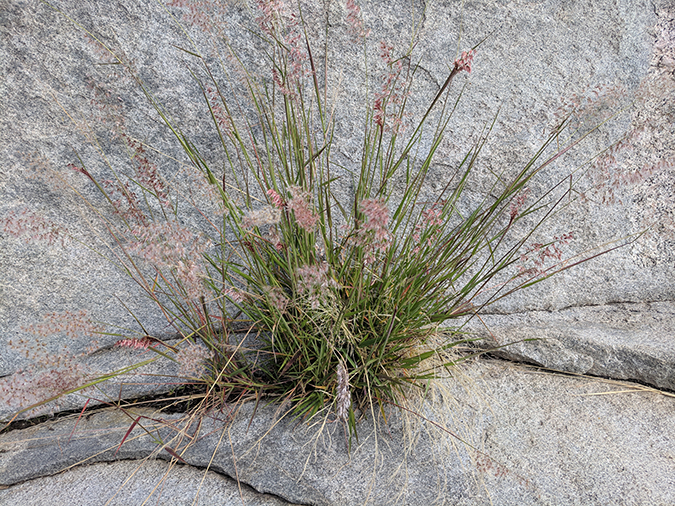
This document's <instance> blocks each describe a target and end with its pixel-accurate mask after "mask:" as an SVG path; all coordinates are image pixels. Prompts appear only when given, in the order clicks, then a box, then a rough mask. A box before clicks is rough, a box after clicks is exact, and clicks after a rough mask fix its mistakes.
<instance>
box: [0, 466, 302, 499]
mask: <svg viewBox="0 0 675 506" xmlns="http://www.w3.org/2000/svg"><path fill="white" fill-rule="evenodd" d="M0 501H2V504H3V505H4V506H42V505H44V504H53V505H66V504H77V505H78V506H101V505H102V504H106V505H107V506H130V505H135V504H143V502H144V501H147V502H146V504H171V505H175V506H193V505H194V506H214V505H220V506H241V505H242V504H245V505H247V506H283V505H291V503H289V502H287V501H284V500H283V499H279V498H278V497H274V496H272V495H269V494H259V493H257V492H255V491H254V490H252V489H251V488H250V487H248V486H246V485H244V484H242V485H241V486H238V485H237V482H236V481H234V480H233V479H232V478H228V477H226V476H222V475H219V474H217V473H214V472H205V471H203V470H201V469H197V468H195V467H192V466H182V465H177V466H175V465H170V464H169V463H167V462H164V461H161V460H149V461H118V462H112V463H102V464H94V465H89V466H83V467H75V468H72V469H69V470H68V471H65V472H63V473H60V474H57V475H54V476H48V477H45V478H38V479H35V480H30V481H27V482H24V483H21V484H19V485H14V486H12V487H10V488H9V489H6V490H0Z"/></svg>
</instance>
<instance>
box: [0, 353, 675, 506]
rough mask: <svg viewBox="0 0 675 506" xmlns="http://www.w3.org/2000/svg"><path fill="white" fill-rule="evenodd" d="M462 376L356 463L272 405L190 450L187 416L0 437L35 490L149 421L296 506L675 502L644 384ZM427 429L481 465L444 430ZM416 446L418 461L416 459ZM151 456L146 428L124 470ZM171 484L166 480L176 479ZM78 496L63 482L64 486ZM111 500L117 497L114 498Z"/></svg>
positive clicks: (0, 473) (4, 464)
mask: <svg viewBox="0 0 675 506" xmlns="http://www.w3.org/2000/svg"><path fill="white" fill-rule="evenodd" d="M463 373H464V374H463V376H462V378H461V380H460V379H457V380H446V382H444V383H443V384H442V386H443V387H444V388H443V389H442V390H439V391H438V392H441V391H444V392H445V396H446V397H445V401H444V402H441V400H440V397H437V398H435V399H430V400H429V401H428V403H427V404H426V405H425V406H423V407H422V408H421V412H422V413H424V415H426V417H427V418H428V421H426V422H425V421H422V422H420V420H419V419H418V420H417V422H419V423H417V424H414V423H412V424H411V425H410V426H408V427H409V428H408V429H407V430H406V429H404V427H406V426H405V425H404V423H403V420H402V419H401V418H400V417H399V416H397V415H392V416H391V417H390V418H389V420H388V423H387V424H383V423H382V422H381V421H380V422H379V423H380V424H381V425H380V429H379V430H378V431H377V432H374V431H373V430H372V421H368V420H367V421H365V422H362V423H361V424H360V425H359V428H360V430H361V433H360V440H359V442H358V443H357V444H355V445H354V447H353V449H352V452H351V454H348V453H347V448H346V442H345V440H344V436H343V431H342V428H341V427H340V426H339V425H337V424H328V425H326V426H322V420H318V421H317V422H316V423H314V424H312V426H310V427H308V426H307V425H306V424H303V423H301V422H299V421H294V420H290V419H286V418H281V419H279V417H278V416H276V408H275V407H274V406H270V407H266V408H263V409H260V410H259V411H258V413H257V415H256V417H255V418H254V419H253V421H252V422H250V418H249V417H250V415H251V413H252V409H253V406H251V405H244V406H243V407H242V409H241V410H240V412H239V416H238V417H237V418H236V419H235V420H234V422H233V423H232V425H231V426H229V425H227V424H226V423H224V421H223V420H222V418H221V419H220V420H218V419H215V418H214V419H209V418H208V417H206V418H204V419H203V420H202V424H201V426H200V427H199V429H198V430H197V426H196V423H194V424H192V425H191V428H190V430H189V431H188V434H189V435H190V436H192V437H194V439H193V443H192V445H190V446H189V447H188V448H187V449H185V450H184V451H183V448H184V445H186V443H187V438H186V437H185V436H183V437H182V438H181V437H176V433H175V432H173V431H171V430H169V429H167V428H161V423H159V420H160V419H162V420H164V421H172V423H173V426H174V427H185V426H186V425H181V424H180V422H179V419H181V418H183V419H184V415H177V414H176V415H166V414H165V415H162V414H158V413H152V412H149V411H142V410H141V411H139V412H138V413H134V414H131V413H130V415H129V416H125V415H123V414H122V413H120V412H104V413H96V414H92V415H91V416H89V417H86V418H83V419H81V420H80V421H79V423H78V424H77V427H74V422H75V420H74V418H73V419H70V420H57V421H54V422H51V423H49V424H46V425H43V426H38V427H33V428H29V429H24V430H17V431H13V432H10V433H8V434H4V435H2V436H0V451H2V455H3V458H2V460H1V461H0V480H1V482H2V484H4V485H11V484H13V483H17V482H25V485H24V486H25V487H28V486H29V484H30V483H31V482H30V481H26V480H32V479H34V478H36V477H38V476H43V475H49V474H53V473H56V472H59V471H60V470H61V469H64V468H66V467H69V466H73V465H75V464H77V463H81V464H82V465H85V464H86V463H92V462H96V461H110V460H114V459H115V456H114V452H115V451H116V449H117V448H118V446H119V444H120V442H121V441H122V438H123V437H124V434H125V433H126V432H127V430H128V428H129V426H130V424H131V421H132V419H133V418H134V417H135V416H137V414H144V415H146V416H147V417H148V418H146V419H141V421H140V424H141V425H143V427H144V429H146V430H147V431H148V432H150V433H151V434H153V436H154V437H158V438H161V439H162V442H163V444H165V445H167V446H169V447H170V448H173V449H175V450H176V451H177V452H178V453H180V455H181V456H182V458H183V459H184V460H185V461H186V462H188V463H189V464H191V465H193V466H196V467H198V468H199V469H203V468H205V467H206V466H207V465H208V464H209V462H211V465H210V469H211V471H213V472H215V473H222V474H224V475H227V476H238V478H239V480H240V481H241V482H242V483H244V484H247V485H250V486H251V487H253V488H254V489H256V490H257V491H259V492H262V493H265V492H268V493H273V494H275V495H277V496H280V497H282V498H284V499H285V500H288V501H290V502H292V503H297V504H311V505H341V506H342V505H345V506H346V505H352V504H353V505H357V504H381V505H384V504H408V505H420V506H421V505H431V504H466V505H478V504H494V505H525V504H527V505H529V504H536V505H539V504H541V505H544V504H547V505H606V504H628V505H633V504H635V505H637V504H653V505H667V504H672V503H673V502H675V481H674V477H675V454H674V453H673V445H672V439H671V437H670V435H671V434H672V431H673V429H674V428H675V427H673V423H675V417H673V416H672V413H673V409H674V408H675V398H674V397H672V396H668V395H664V394H661V393H659V392H657V391H653V390H652V391H649V390H646V389H644V387H640V385H633V384H630V383H618V382H606V381H599V380H597V379H592V378H590V379H589V378H575V377H564V376H560V375H553V374H550V373H546V372H541V371H538V370H536V369H528V368H523V367H517V366H513V365H510V364H508V363H506V362H495V361H478V362H475V363H472V364H471V365H470V366H468V367H467V368H465V369H464V370H463ZM412 419H413V421H414V420H415V417H413V418H412ZM153 420H154V421H153ZM369 420H370V419H369ZM275 421H276V422H277V423H276V424H275ZM249 422H250V426H249ZM431 422H434V423H437V424H440V425H442V426H444V427H446V428H447V429H449V430H451V431H453V432H454V433H455V434H456V435H457V436H459V437H461V438H462V439H463V440H464V441H466V442H467V443H470V444H472V445H473V446H474V447H475V448H477V449H478V450H480V452H481V453H477V452H475V451H474V450H472V449H470V448H468V447H466V446H465V445H463V444H462V443H461V442H459V441H458V440H457V439H453V438H451V437H449V436H447V434H445V433H442V432H439V431H437V430H435V428H434V426H433V425H432V424H431ZM319 432H320V433H321V434H322V435H321V436H319V437H317V434H318V433H319ZM197 436H198V437H197ZM376 436H377V437H376ZM411 440H414V442H415V446H414V449H413V450H412V451H409V452H406V451H405V448H406V446H407V442H409V441H411ZM149 455H151V456H152V457H151V458H153V459H154V458H158V459H163V460H169V459H170V458H171V457H170V455H169V454H168V453H167V452H166V451H165V450H161V448H159V447H158V446H157V444H155V443H153V442H152V440H151V439H150V438H149V437H148V436H147V434H146V433H145V432H144V431H143V430H141V429H140V427H138V426H137V427H136V428H135V429H134V431H133V432H132V433H131V435H130V436H129V437H128V439H127V442H126V443H125V444H124V445H123V446H122V447H121V448H120V449H119V451H118V454H117V458H119V459H134V458H135V459H140V458H145V457H147V456H149ZM233 455H235V456H236V465H235V464H234V463H233V460H232V456H233ZM140 464H141V463H140V462H139V465H140ZM150 464H151V465H150V466H149V467H148V473H147V474H144V475H142V476H141V478H139V482H140V483H139V482H136V484H133V485H132V484H130V485H129V489H128V490H127V491H126V492H125V493H126V494H128V496H129V497H137V495H135V494H136V491H135V488H136V487H138V493H139V494H141V495H142V494H144V493H146V491H147V490H148V486H149V483H150V481H151V479H152V478H151V476H153V477H154V478H156V479H157V480H158V482H159V480H161V478H162V476H163V473H164V468H163V467H161V466H160V467H159V469H158V468H156V467H154V466H156V464H155V463H153V461H150ZM85 469H87V468H86V467H85ZM89 469H91V474H90V475H87V476H88V477H89V479H91V480H92V481H93V483H98V486H102V485H103V486H104V484H106V483H111V484H118V483H120V477H119V476H115V477H114V478H113V479H111V477H109V476H107V475H106V474H103V473H104V472H105V471H104V470H105V469H106V468H105V467H101V466H100V465H97V466H92V467H91V468H89ZM123 469H125V470H127V471H129V470H131V471H132V472H133V469H135V468H133V469H132V468H131V466H126V467H124V468H123ZM141 469H142V466H141ZM102 471H103V473H102ZM178 472H179V473H180V472H183V471H182V470H181V469H178ZM64 476H65V477H67V476H68V475H67V474H66V475H64ZM168 476H169V477H168V478H167V479H168V480H170V479H171V478H170V477H171V473H169V475H168ZM179 476H180V475H179ZM94 477H96V479H94ZM210 479H211V478H209V480H210ZM35 483H36V485H35V488H34V490H36V491H39V490H41V489H40V488H39V487H41V484H42V483H44V482H43V481H37V480H36V482H35ZM193 485H194V484H193ZM77 486H78V485H77V483H73V482H72V481H70V480H64V487H68V488H70V487H77ZM113 489H114V490H116V488H115V487H114V486H112V485H111V489H110V493H114V490H113ZM16 490H17V488H16V487H15V486H10V488H8V489H6V490H0V502H3V501H4V498H5V497H8V498H11V497H12V495H11V494H15V493H18V492H15V491H16ZM181 497H182V496H181ZM3 504H5V502H3ZM9 504H15V503H9ZM56 504H58V503H56ZM253 504H255V503H253ZM263 504H265V503H263Z"/></svg>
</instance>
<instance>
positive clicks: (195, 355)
mask: <svg viewBox="0 0 675 506" xmlns="http://www.w3.org/2000/svg"><path fill="white" fill-rule="evenodd" d="M212 357H213V352H211V351H209V350H208V349H206V348H205V347H204V346H200V345H198V344H193V343H186V344H185V345H184V346H183V347H182V348H181V349H180V350H179V351H178V354H177V355H176V360H178V363H179V364H180V370H179V372H178V374H179V375H180V376H187V377H191V378H198V377H200V376H201V375H202V373H203V372H204V370H205V369H206V365H207V361H208V360H210V359H211V358H212Z"/></svg>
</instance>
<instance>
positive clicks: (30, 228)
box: [0, 209, 70, 246]
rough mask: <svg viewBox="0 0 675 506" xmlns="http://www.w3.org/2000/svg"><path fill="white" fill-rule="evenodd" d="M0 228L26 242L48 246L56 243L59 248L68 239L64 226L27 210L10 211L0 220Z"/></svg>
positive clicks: (68, 235)
mask: <svg viewBox="0 0 675 506" xmlns="http://www.w3.org/2000/svg"><path fill="white" fill-rule="evenodd" d="M0 226H2V230H3V232H5V233H8V234H10V235H12V236H14V237H19V238H21V239H23V240H24V241H26V242H37V243H40V242H42V243H47V244H50V245H51V244H54V243H57V242H58V243H60V244H61V246H65V245H66V243H67V242H68V241H69V238H70V234H69V233H68V230H67V229H66V228H65V227H64V226H62V225H59V224H57V223H54V222H53V221H51V220H48V219H47V218H45V217H44V216H41V215H39V214H37V213H34V212H32V211H29V210H28V209H23V210H21V211H18V210H13V211H10V212H9V214H8V215H7V216H6V217H4V218H2V219H0Z"/></svg>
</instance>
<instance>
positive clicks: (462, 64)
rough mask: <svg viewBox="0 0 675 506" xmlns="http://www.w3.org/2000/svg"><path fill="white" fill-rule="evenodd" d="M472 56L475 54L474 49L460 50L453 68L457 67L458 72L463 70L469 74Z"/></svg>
mask: <svg viewBox="0 0 675 506" xmlns="http://www.w3.org/2000/svg"><path fill="white" fill-rule="evenodd" d="M474 56H476V50H475V49H471V50H470V51H462V55H461V56H460V57H459V58H457V59H456V60H455V69H457V71H459V72H461V71H463V70H465V71H466V72H467V73H468V74H470V73H471V65H472V64H473V58H474Z"/></svg>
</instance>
